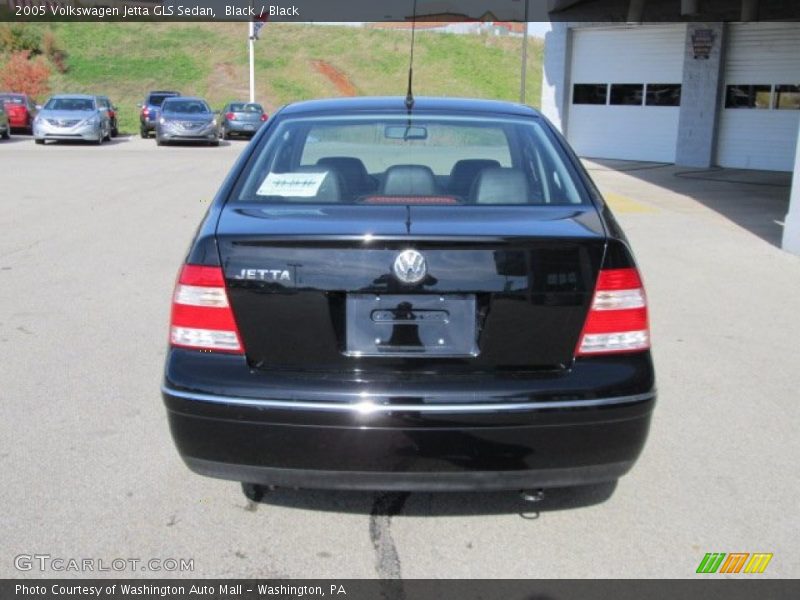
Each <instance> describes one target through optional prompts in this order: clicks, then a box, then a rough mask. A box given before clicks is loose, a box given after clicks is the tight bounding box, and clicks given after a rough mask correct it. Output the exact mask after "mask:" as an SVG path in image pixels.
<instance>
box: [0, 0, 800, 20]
mask: <svg viewBox="0 0 800 600" xmlns="http://www.w3.org/2000/svg"><path fill="white" fill-rule="evenodd" d="M799 18H800V3H798V2H785V1H783V0H760V2H759V3H758V5H757V9H756V10H755V11H754V10H753V9H752V8H749V7H748V5H747V3H742V2H730V1H729V0H704V1H703V2H696V3H683V2H679V1H678V0H648V1H647V2H631V1H630V0H416V2H414V0H0V20H3V21H20V22H22V21H28V22H31V21H192V20H199V21H250V20H255V21H285V22H292V21H294V22H309V21H324V22H362V21H372V22H380V21H385V22H393V21H394V22H404V21H405V22H407V21H412V20H416V21H418V22H447V23H452V22H459V21H484V22H524V21H529V22H534V21H538V22H543V21H594V22H603V21H609V22H624V21H636V22H661V21H664V22H665V21H742V20H760V21H768V20H787V19H792V20H793V19H799Z"/></svg>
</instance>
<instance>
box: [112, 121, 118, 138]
mask: <svg viewBox="0 0 800 600" xmlns="http://www.w3.org/2000/svg"><path fill="white" fill-rule="evenodd" d="M118 135H119V126H118V125H117V124H116V123H114V126H113V127H112V128H111V137H112V138H115V137H117V136H118Z"/></svg>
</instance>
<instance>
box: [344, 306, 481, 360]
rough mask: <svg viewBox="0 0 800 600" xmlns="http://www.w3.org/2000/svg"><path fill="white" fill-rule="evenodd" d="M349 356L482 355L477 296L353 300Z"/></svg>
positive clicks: (349, 311)
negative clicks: (479, 351)
mask: <svg viewBox="0 0 800 600" xmlns="http://www.w3.org/2000/svg"><path fill="white" fill-rule="evenodd" d="M346 306H347V308H346V319H347V328H346V329H347V341H346V350H345V354H347V355H348V356H442V357H447V356H451V357H463V356H477V355H478V341H477V323H476V319H477V313H476V303H475V295H474V294H445V295H428V294H415V295H399V294H388V295H377V294H348V296H347V303H346Z"/></svg>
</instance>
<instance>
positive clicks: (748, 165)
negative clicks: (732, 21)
mask: <svg viewBox="0 0 800 600" xmlns="http://www.w3.org/2000/svg"><path fill="white" fill-rule="evenodd" d="M727 39H728V42H727V52H726V60H725V90H724V93H723V94H722V95H723V98H722V103H723V105H722V108H721V117H720V126H719V134H718V137H717V163H718V164H719V165H721V166H723V167H734V168H743V169H766V170H773V171H791V170H792V169H793V168H794V153H795V148H796V144H797V129H798V124H799V123H798V122H799V121H800V35H798V29H797V24H796V23H752V24H736V25H730V26H729V28H728V35H727Z"/></svg>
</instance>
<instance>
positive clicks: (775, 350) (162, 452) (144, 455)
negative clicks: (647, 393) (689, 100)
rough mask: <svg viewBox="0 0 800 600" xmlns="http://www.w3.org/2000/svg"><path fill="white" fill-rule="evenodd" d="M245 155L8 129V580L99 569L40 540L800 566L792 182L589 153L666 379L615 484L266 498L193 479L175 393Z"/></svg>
mask: <svg viewBox="0 0 800 600" xmlns="http://www.w3.org/2000/svg"><path fill="white" fill-rule="evenodd" d="M244 146H245V143H244V142H236V141H234V142H223V143H222V146H221V147H219V148H208V147H166V148H157V147H156V145H155V142H153V141H152V140H142V139H138V138H125V137H123V138H118V139H116V140H114V141H113V142H111V143H109V144H106V145H103V146H101V147H96V146H84V145H77V144H64V145H47V146H44V147H42V146H36V145H34V143H33V142H32V141H31V140H30V138H26V137H24V136H15V137H14V138H12V140H11V141H10V142H2V143H0V173H2V177H0V198H1V199H2V200H0V228H1V230H2V236H0V373H1V375H2V376H1V377H0V381H1V382H2V385H0V467H1V468H2V473H3V485H2V487H0V508H1V509H2V512H1V514H2V517H0V523H2V526H1V527H0V531H2V533H1V534H0V549H1V550H2V552H0V577H17V576H21V575H24V576H35V577H43V576H50V577H53V576H60V575H68V576H73V575H74V576H90V575H92V573H88V574H87V573H54V572H52V571H46V572H41V571H39V570H32V571H29V572H26V573H21V572H20V571H18V570H17V569H16V568H15V565H14V557H15V556H17V555H19V554H37V553H38V554H50V555H52V556H53V557H63V558H73V557H74V558H95V559H103V560H106V561H111V560H113V559H115V558H123V559H130V558H138V559H141V560H145V561H146V560H148V559H151V558H157V559H161V560H164V559H170V558H172V559H193V561H194V571H193V573H192V574H193V575H195V576H199V577H262V578H267V577H269V578H277V577H304V578H309V577H397V576H403V577H488V578H500V577H503V578H518V577H519V578H537V577H546V578H558V577H594V578H598V577H689V576H692V575H694V572H695V569H696V568H697V565H698V563H699V562H700V560H701V559H702V558H703V555H704V554H705V553H706V552H771V553H773V554H774V558H773V559H772V562H771V563H770V564H769V568H768V569H767V570H766V572H765V573H764V575H762V576H763V577H793V576H796V575H797V574H798V573H799V572H800V542H798V538H797V535H796V524H797V516H796V512H797V497H798V494H799V493H800V481H799V480H798V478H797V465H796V458H797V457H798V456H800V442H799V441H798V436H797V434H796V429H797V423H798V418H800V408H798V406H799V405H800V402H798V400H800V394H798V373H800V359H798V356H799V354H798V349H797V340H798V339H800V318H798V314H799V313H800V304H799V303H798V302H799V299H800V257H797V256H793V255H790V254H787V253H784V252H782V251H781V250H780V249H779V248H778V247H777V246H776V240H777V239H778V238H777V237H776V236H779V230H780V226H779V224H778V223H775V221H776V220H779V219H781V218H782V214H783V212H785V204H786V201H787V198H788V193H789V190H788V187H787V185H788V175H786V176H784V175H780V174H772V175H771V174H758V175H756V174H753V173H746V172H742V173H735V174H726V173H724V172H721V173H716V172H711V173H706V172H703V173H694V174H693V173H688V174H687V173H686V169H676V168H675V167H654V166H648V165H630V164H624V163H603V164H601V163H598V162H590V163H587V164H588V166H589V168H590V169H591V173H592V175H593V177H595V179H596V181H597V182H598V183H599V185H600V187H601V189H603V191H604V192H607V193H608V197H609V200H610V202H611V203H612V205H614V206H615V207H616V209H617V216H618V218H619V220H620V221H621V223H622V225H623V227H624V228H625V230H626V232H627V233H628V235H629V237H630V239H631V242H632V244H633V246H634V248H635V250H636V252H637V257H638V259H639V261H640V266H641V268H642V272H643V274H644V278H645V284H646V286H647V289H648V294H649V300H650V307H651V320H652V331H653V347H654V357H655V361H656V369H657V375H658V387H659V405H658V406H657V409H656V414H655V417H654V421H653V426H652V430H651V434H650V439H649V441H648V445H647V446H646V448H645V452H644V454H643V455H642V457H641V459H640V461H639V462H638V464H637V465H636V466H635V468H634V470H633V471H632V472H631V473H630V474H629V475H628V476H626V477H624V478H623V479H622V480H620V482H619V484H618V485H617V486H616V488H614V487H613V486H604V487H599V488H598V487H595V488H591V489H588V490H572V491H566V490H555V491H552V492H551V493H548V495H547V496H546V498H545V500H544V501H543V502H542V503H541V505H536V506H533V505H530V504H525V503H524V502H522V501H521V500H520V499H519V498H518V496H517V495H516V494H514V493H491V494H485V493H481V494H478V493H476V494H410V495H405V494H368V493H342V492H336V493H333V492H319V491H294V490H278V491H276V492H274V493H272V494H270V495H268V496H267V497H266V498H265V499H264V501H263V502H261V503H257V504H256V503H252V502H250V501H248V500H246V499H245V498H244V496H243V495H242V494H241V491H240V488H239V486H238V484H236V483H233V482H225V481H220V480H212V479H206V478H201V477H199V476H196V475H193V474H192V473H190V472H189V471H188V469H186V468H185V467H184V465H183V464H182V463H181V461H180V459H179V457H178V455H177V453H176V452H175V450H174V448H173V445H172V441H171V439H170V435H169V431H168V429H167V424H166V419H165V414H164V410H163V408H162V405H161V398H160V394H159V385H160V378H161V369H162V363H163V358H164V353H165V345H166V335H167V323H168V316H169V314H168V313H169V307H170V296H171V292H172V286H173V283H174V278H175V274H176V272H177V269H178V266H179V264H180V262H181V260H182V259H183V253H184V251H185V249H186V247H187V245H188V243H189V241H190V239H191V237H192V234H193V232H194V230H195V228H196V226H197V224H198V223H199V220H200V218H201V216H202V215H203V213H204V211H205V209H206V207H207V205H208V201H209V200H210V199H211V198H212V197H213V195H214V193H215V191H216V189H217V187H218V186H219V184H220V183H221V181H222V179H223V177H224V176H225V174H226V173H227V171H228V170H229V168H230V166H231V165H232V163H233V161H234V160H235V158H236V156H237V155H238V153H239V152H240V151H241V150H242V149H243V148H244ZM782 207H784V208H782ZM94 574H95V575H98V573H94ZM99 575H104V574H103V573H99ZM105 575H109V576H111V575H116V576H120V575H121V576H131V577H135V576H180V575H186V573H179V572H157V573H153V572H148V571H141V570H135V571H130V570H128V571H123V572H122V573H115V572H110V573H105Z"/></svg>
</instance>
